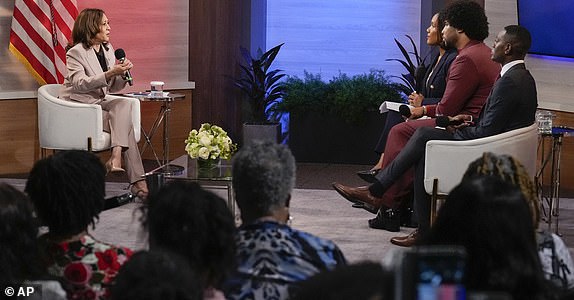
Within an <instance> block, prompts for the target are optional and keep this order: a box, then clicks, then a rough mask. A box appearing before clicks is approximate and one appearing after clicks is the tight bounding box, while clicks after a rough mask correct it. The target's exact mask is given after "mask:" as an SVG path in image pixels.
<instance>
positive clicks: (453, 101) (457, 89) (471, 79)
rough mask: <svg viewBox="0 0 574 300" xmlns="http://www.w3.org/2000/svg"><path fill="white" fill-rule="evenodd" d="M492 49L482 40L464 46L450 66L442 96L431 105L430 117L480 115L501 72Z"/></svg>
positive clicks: (429, 107) (429, 108) (428, 111)
mask: <svg viewBox="0 0 574 300" xmlns="http://www.w3.org/2000/svg"><path fill="white" fill-rule="evenodd" d="M490 53H491V51H490V48H489V47H488V46H486V45H485V44H484V43H483V42H479V41H470V42H469V43H468V44H467V45H466V46H465V47H464V48H463V49H460V51H459V52H458V55H457V57H456V58H455V59H454V61H453V62H452V64H451V66H450V70H449V72H448V78H447V86H446V90H445V92H444V95H443V96H442V100H441V101H440V102H439V103H438V104H437V105H429V106H427V115H428V116H429V117H435V116H436V115H437V114H441V115H445V116H455V115H458V114H467V115H472V116H474V117H477V116H478V114H479V113H480V110H481V109H482V106H483V105H484V103H485V102H486V98H487V97H488V94H489V93H490V90H491V89H492V85H493V84H494V81H495V80H496V77H497V76H498V73H499V72H500V64H498V63H495V62H493V61H492V60H491V59H490V56H491V54H490Z"/></svg>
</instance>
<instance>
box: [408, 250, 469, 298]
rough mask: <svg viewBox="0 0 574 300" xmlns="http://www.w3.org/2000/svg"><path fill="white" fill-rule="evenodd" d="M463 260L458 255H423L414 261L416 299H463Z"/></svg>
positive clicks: (464, 296)
mask: <svg viewBox="0 0 574 300" xmlns="http://www.w3.org/2000/svg"><path fill="white" fill-rule="evenodd" d="M464 266H465V261H464V260H463V259H461V257H459V256H458V255H442V254H439V255H436V254H435V255H423V256H419V257H418V259H417V262H416V267H417V270H416V274H417V277H418V278H417V284H416V295H417V297H416V298H417V299H418V300H435V299H437V300H438V299H441V300H464V299H466V295H465V288H464Z"/></svg>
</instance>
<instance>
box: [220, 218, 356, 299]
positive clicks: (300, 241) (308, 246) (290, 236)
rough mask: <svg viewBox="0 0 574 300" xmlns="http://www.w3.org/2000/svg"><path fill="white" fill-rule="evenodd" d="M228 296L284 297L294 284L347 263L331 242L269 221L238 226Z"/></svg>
mask: <svg viewBox="0 0 574 300" xmlns="http://www.w3.org/2000/svg"><path fill="white" fill-rule="evenodd" d="M235 240H236V244H237V257H236V258H237V264H238V268H237V270H236V271H235V272H234V273H233V274H232V275H231V276H230V278H229V279H228V280H227V282H226V284H225V285H224V292H225V296H226V297H227V299H287V298H288V297H289V293H290V292H292V291H293V289H294V288H296V283H297V282H300V281H303V280H305V279H307V278H309V277H311V276H313V275H315V274H317V273H319V272H321V271H326V270H332V269H334V268H335V267H336V266H341V265H345V264H346V260H345V257H344V256H343V253H342V252H341V250H339V248H338V247H337V245H335V244H334V243H333V242H331V241H328V240H324V239H321V238H319V237H316V236H313V235H311V234H309V233H305V232H302V231H298V230H295V229H293V228H291V227H289V226H287V225H282V224H279V223H276V222H271V221H262V222H255V223H252V224H249V225H246V226H241V227H240V228H239V231H238V234H237V236H236V239H235Z"/></svg>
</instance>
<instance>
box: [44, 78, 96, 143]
mask: <svg viewBox="0 0 574 300" xmlns="http://www.w3.org/2000/svg"><path fill="white" fill-rule="evenodd" d="M38 131H39V138H40V147H42V148H48V149H84V150H87V137H92V138H93V139H97V138H98V137H99V135H101V134H102V133H103V124H102V108H101V106H100V105H97V104H84V103H77V102H72V101H66V100H62V99H59V98H56V97H54V96H52V95H49V94H47V90H44V89H42V87H41V88H40V89H39V91H38Z"/></svg>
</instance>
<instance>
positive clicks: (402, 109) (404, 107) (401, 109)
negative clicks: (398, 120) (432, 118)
mask: <svg viewBox="0 0 574 300" xmlns="http://www.w3.org/2000/svg"><path fill="white" fill-rule="evenodd" d="M399 113H400V114H401V115H402V116H404V117H406V118H409V117H410V116H411V109H410V108H409V106H408V105H405V104H403V105H401V106H399Z"/></svg>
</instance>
